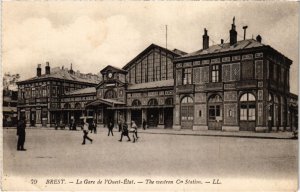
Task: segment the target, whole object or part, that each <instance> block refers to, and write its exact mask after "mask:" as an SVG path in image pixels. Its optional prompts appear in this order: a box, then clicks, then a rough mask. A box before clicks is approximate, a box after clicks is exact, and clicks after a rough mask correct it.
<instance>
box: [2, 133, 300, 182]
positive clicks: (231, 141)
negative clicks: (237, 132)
mask: <svg viewBox="0 0 300 192" xmlns="http://www.w3.org/2000/svg"><path fill="white" fill-rule="evenodd" d="M114 134H115V135H114V136H113V137H112V136H109V137H108V136H107V132H106V129H101V130H100V131H99V130H98V133H97V134H89V136H90V137H91V138H92V139H93V140H94V141H93V143H92V144H90V142H89V141H87V144H86V145H81V142H82V132H81V131H69V130H49V129H27V135H26V142H25V148H26V149H27V151H26V152H20V151H16V142H17V137H16V130H14V129H3V136H4V137H3V148H4V150H3V151H4V163H3V167H4V177H5V178H6V179H8V180H9V178H10V177H16V176H20V177H30V178H35V177H36V178H39V177H51V176H56V177H74V176H80V177H90V176H93V177H126V176H133V177H145V178H155V177H171V176H172V177H174V176H176V177H180V178H186V177H189V178H190V177H193V178H216V177H218V178H223V179H226V178H227V179H228V178H231V179H234V178H236V179H247V178H253V179H258V180H260V179H261V180H268V179H275V180H287V181H288V182H291V183H290V184H292V185H295V184H296V179H297V172H298V171H297V170H298V166H297V162H298V160H297V159H298V157H297V153H298V141H297V140H291V139H261V138H259V139H256V138H238V137H211V136H210V137H208V136H197V135H170V134H147V133H140V134H139V137H140V139H139V140H138V142H136V143H132V142H127V139H126V138H123V142H119V141H118V139H119V138H120V133H118V132H114Z"/></svg>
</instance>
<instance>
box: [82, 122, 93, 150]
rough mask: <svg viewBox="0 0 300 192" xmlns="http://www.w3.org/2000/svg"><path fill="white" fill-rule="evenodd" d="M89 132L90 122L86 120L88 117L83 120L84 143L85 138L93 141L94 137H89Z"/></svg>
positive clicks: (83, 143) (83, 142)
mask: <svg viewBox="0 0 300 192" xmlns="http://www.w3.org/2000/svg"><path fill="white" fill-rule="evenodd" d="M88 134H89V124H88V123H87V122H86V119H84V120H83V141H82V145H85V139H87V140H89V141H90V142H91V143H93V139H91V138H89V137H88Z"/></svg>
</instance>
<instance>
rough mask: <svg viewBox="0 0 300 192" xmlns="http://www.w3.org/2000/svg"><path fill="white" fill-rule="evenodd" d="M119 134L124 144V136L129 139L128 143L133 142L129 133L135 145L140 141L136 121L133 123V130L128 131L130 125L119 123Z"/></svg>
mask: <svg viewBox="0 0 300 192" xmlns="http://www.w3.org/2000/svg"><path fill="white" fill-rule="evenodd" d="M119 132H121V138H120V140H119V141H120V142H122V139H123V136H125V137H127V138H128V140H127V141H131V139H130V137H129V133H132V138H133V141H132V142H133V143H135V142H136V141H137V140H138V138H139V137H138V134H137V125H136V124H135V122H134V121H131V128H130V129H129V130H128V125H127V123H125V122H124V123H121V122H120V123H119Z"/></svg>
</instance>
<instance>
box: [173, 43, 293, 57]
mask: <svg viewBox="0 0 300 192" xmlns="http://www.w3.org/2000/svg"><path fill="white" fill-rule="evenodd" d="M264 47H265V48H269V49H271V50H272V51H275V52H276V53H277V54H280V55H281V56H283V57H284V58H286V59H287V60H288V61H289V62H290V63H291V62H292V60H290V59H289V58H288V57H286V56H284V55H283V54H282V53H280V52H279V51H277V50H276V49H274V48H272V47H271V46H269V45H265V44H263V43H261V42H259V41H256V40H254V39H245V40H241V41H238V42H237V43H236V44H234V45H230V43H223V44H218V45H212V46H210V47H209V48H207V49H200V50H198V51H195V52H193V53H188V54H186V55H183V56H181V57H179V58H178V60H180V59H184V58H189V57H198V56H206V55H213V54H218V53H226V52H230V51H240V50H246V49H251V48H264Z"/></svg>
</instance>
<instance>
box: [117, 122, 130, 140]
mask: <svg viewBox="0 0 300 192" xmlns="http://www.w3.org/2000/svg"><path fill="white" fill-rule="evenodd" d="M120 124H121V123H120ZM123 136H126V137H127V138H128V140H127V141H131V140H130V137H129V135H128V126H127V124H126V123H123V125H122V133H121V138H120V140H119V141H120V142H122V139H123Z"/></svg>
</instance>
